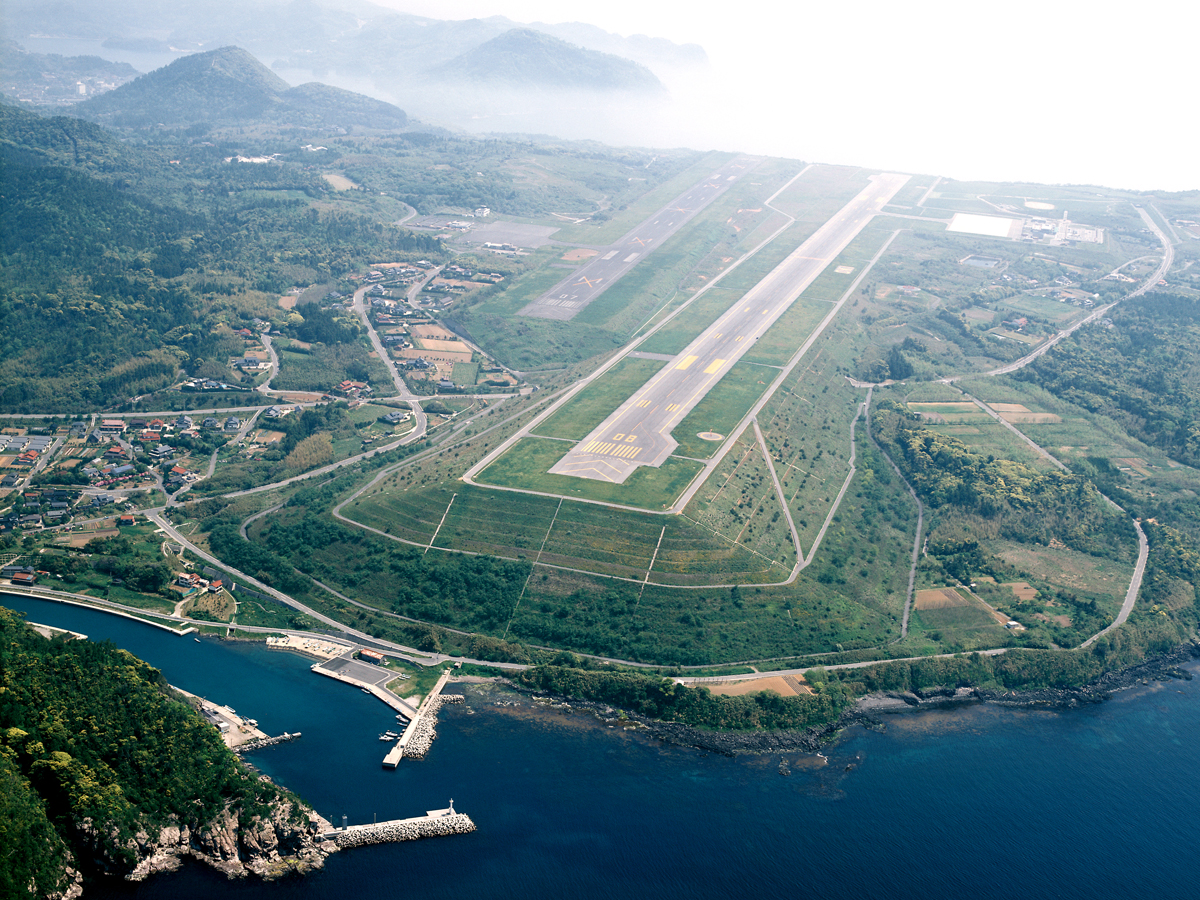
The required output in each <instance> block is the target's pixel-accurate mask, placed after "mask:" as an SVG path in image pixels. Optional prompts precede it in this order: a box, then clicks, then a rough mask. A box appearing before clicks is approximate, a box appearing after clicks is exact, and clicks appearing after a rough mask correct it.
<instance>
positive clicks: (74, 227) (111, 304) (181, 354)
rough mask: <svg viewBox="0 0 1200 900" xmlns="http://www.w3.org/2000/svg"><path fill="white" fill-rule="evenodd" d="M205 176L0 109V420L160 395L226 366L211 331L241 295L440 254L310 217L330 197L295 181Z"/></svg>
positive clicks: (214, 172)
mask: <svg viewBox="0 0 1200 900" xmlns="http://www.w3.org/2000/svg"><path fill="white" fill-rule="evenodd" d="M200 174H207V175H209V176H210V177H209V178H208V179H207V180H206V182H205V181H201V182H197V180H196V179H195V178H194V177H187V176H186V175H184V174H182V173H179V172H177V171H175V170H174V169H173V167H172V166H170V165H169V164H168V162H167V161H166V160H165V159H164V158H163V154H160V153H158V154H156V153H154V152H153V151H152V150H150V149H145V148H131V147H129V146H127V145H125V144H122V143H120V142H118V141H116V140H115V139H113V138H112V137H110V136H109V135H107V134H106V133H105V132H104V131H103V130H102V129H100V128H98V127H96V126H95V125H91V124H88V123H86V122H81V121H79V120H77V119H69V118H61V117H56V118H48V119H46V118H41V117H38V116H36V115H33V114H31V113H28V112H25V111H23V110H18V109H14V108H12V107H8V106H0V203H3V206H4V216H3V217H0V329H3V331H4V333H5V334H6V336H7V340H6V341H4V342H3V344H0V385H2V387H0V409H4V410H8V411H14V412H31V411H37V412H65V411H71V410H78V409H84V408H94V407H98V406H104V405H107V404H110V403H112V402H114V401H116V400H119V399H120V398H123V397H128V396H131V395H134V394H138V393H143V392H146V391H149V390H154V389H157V388H161V387H164V386H165V385H167V384H170V383H171V382H172V381H173V380H175V378H176V376H177V373H178V372H179V371H180V370H181V369H183V370H185V371H192V370H194V369H195V367H196V366H198V365H199V364H200V362H201V361H202V360H204V359H207V358H211V357H213V356H217V357H221V356H223V355H226V353H225V349H224V348H223V346H222V343H221V342H222V338H221V336H220V333H219V332H217V330H216V329H217V325H218V323H220V322H222V321H228V320H229V319H230V310H231V307H230V303H231V301H230V298H229V294H230V293H235V294H236V293H237V292H238V291H239V289H240V290H245V289H258V290H264V291H280V292H281V291H283V290H286V289H287V288H288V287H289V286H290V285H291V284H292V283H293V281H294V279H296V278H300V279H304V280H317V279H318V278H323V277H328V275H329V274H330V273H332V272H338V273H341V272H344V271H346V270H348V269H351V268H353V267H354V266H355V265H356V264H357V263H358V262H359V261H360V260H361V259H363V257H364V255H366V254H371V253H398V252H405V251H413V252H417V253H428V254H434V255H436V254H437V253H438V252H439V243H438V241H437V240H436V239H434V238H432V237H429V236H425V235H416V234H413V233H411V232H408V231H405V230H403V229H399V228H394V227H388V226H384V225H381V224H379V223H377V222H374V221H371V220H369V219H367V218H365V217H363V216H359V215H355V214H353V213H350V212H342V211H336V210H329V211H324V212H322V211H318V210H316V209H313V208H311V206H310V201H309V199H307V198H309V197H313V198H318V197H321V196H323V195H324V194H326V193H328V191H329V189H328V185H327V184H326V183H325V182H324V181H323V180H321V179H320V178H319V177H317V176H314V175H313V174H311V173H308V172H304V171H301V170H299V169H286V168H283V167H272V168H271V169H269V170H267V169H265V167H263V166H254V165H224V166H223V167H220V168H212V169H209V170H207V171H205V172H201V173H200ZM262 188H266V189H268V190H272V191H276V192H280V193H282V192H290V193H288V194H285V195H283V196H277V197H272V196H269V195H266V196H264V194H263V193H261V192H260V191H261V189H262ZM296 193H299V197H297V196H296ZM300 197H304V198H305V199H300ZM235 318H236V316H235Z"/></svg>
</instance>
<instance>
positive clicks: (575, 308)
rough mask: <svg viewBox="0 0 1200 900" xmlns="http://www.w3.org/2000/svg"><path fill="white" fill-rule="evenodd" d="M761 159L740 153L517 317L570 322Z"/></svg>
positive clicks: (605, 249)
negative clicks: (740, 154) (569, 320)
mask: <svg viewBox="0 0 1200 900" xmlns="http://www.w3.org/2000/svg"><path fill="white" fill-rule="evenodd" d="M759 162H760V158H759V157H755V156H739V157H737V158H736V159H734V160H731V161H730V162H728V163H726V164H725V165H723V166H722V167H721V168H719V169H717V171H715V172H713V173H712V174H711V175H710V176H708V177H707V178H705V179H704V180H703V181H701V182H699V183H698V184H695V185H693V186H692V187H691V188H689V189H688V190H687V191H685V192H684V193H682V194H680V195H679V196H678V197H676V198H675V199H674V200H672V201H671V202H670V203H668V204H667V205H666V206H664V207H663V208H662V209H660V210H659V211H658V212H656V213H655V214H654V215H652V216H651V217H650V218H648V219H646V221H644V222H642V224H640V225H638V226H637V228H635V229H633V231H631V232H629V233H628V234H627V235H625V237H623V238H621V239H620V240H619V241H617V242H616V243H615V244H610V245H609V246H608V247H606V248H603V249H602V250H601V251H600V253H599V255H597V256H595V257H593V258H592V260H591V261H590V262H588V263H587V264H586V265H584V266H583V267H582V268H580V269H578V270H576V271H575V272H572V273H571V274H570V275H568V276H567V277H566V278H564V279H563V280H562V281H560V282H559V283H558V284H556V285H555V286H554V287H552V288H551V289H550V290H548V291H546V293H544V294H542V296H540V297H538V298H537V299H536V300H534V301H533V302H532V303H529V304H526V305H525V306H524V307H522V308H521V309H520V311H519V312H518V315H522V316H531V317H533V318H536V319H559V320H561V321H566V320H568V319H572V318H574V317H575V315H576V314H578V312H579V311H580V310H581V309H583V308H584V307H585V306H587V305H588V304H589V303H591V302H592V301H593V300H595V299H596V298H597V297H599V296H600V295H601V294H603V293H604V292H605V291H606V290H608V288H610V287H611V286H612V285H614V284H616V282H617V281H618V280H619V279H620V278H621V277H622V276H623V275H625V273H627V272H628V271H629V270H630V269H632V268H633V267H634V266H636V265H637V264H638V263H639V262H641V261H642V260H643V259H645V258H646V256H647V255H649V254H650V253H651V252H653V251H654V250H656V249H658V247H659V246H661V245H662V243H663V242H664V241H665V240H667V238H669V237H671V236H672V235H673V234H675V232H677V231H678V230H679V229H680V228H682V227H683V226H684V225H685V224H687V223H688V222H689V221H690V220H691V219H693V218H695V216H696V215H697V214H698V213H699V212H700V211H701V210H703V209H704V208H705V207H706V206H708V205H709V204H710V203H712V202H713V201H714V200H716V199H717V198H718V197H720V196H721V195H722V194H723V193H725V192H726V191H727V190H729V188H730V187H732V186H733V185H734V184H736V183H737V181H738V180H739V179H740V178H741V177H742V176H743V175H745V174H746V173H747V172H749V171H750V169H752V168H754V166H756V165H757V164H758V163H759Z"/></svg>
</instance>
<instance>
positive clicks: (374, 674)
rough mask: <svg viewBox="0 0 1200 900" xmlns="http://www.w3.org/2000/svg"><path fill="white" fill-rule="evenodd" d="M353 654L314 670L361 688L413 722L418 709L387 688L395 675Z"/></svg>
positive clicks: (317, 666) (314, 666) (329, 661)
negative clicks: (359, 659)
mask: <svg viewBox="0 0 1200 900" xmlns="http://www.w3.org/2000/svg"><path fill="white" fill-rule="evenodd" d="M353 652H354V651H353V650H350V651H348V652H346V653H343V654H342V655H341V656H337V657H334V658H333V659H328V660H325V661H323V662H319V663H316V664H314V665H313V666H312V670H313V671H314V672H316V673H317V674H318V675H324V676H325V677H326V678H333V679H335V680H337V681H341V682H344V683H345V684H352V685H354V686H355V687H357V688H361V689H362V690H363V691H366V692H367V693H368V694H371V695H372V696H373V697H376V698H378V699H380V700H382V701H383V702H384V703H386V704H387V705H388V706H390V707H391V708H392V709H394V710H395V711H396V712H398V713H399V714H400V715H402V716H404V718H406V719H408V720H409V721H410V722H411V721H412V719H413V718H415V717H416V716H417V714H418V711H417V709H416V708H415V707H413V705H412V704H411V703H409V702H408V701H406V700H403V699H401V698H400V697H398V696H396V695H395V694H393V693H392V692H391V691H389V690H388V689H387V687H386V686H385V685H386V684H387V683H388V682H389V681H391V680H392V679H393V678H395V677H396V675H395V673H394V672H392V671H390V670H388V669H381V668H379V667H378V666H375V665H372V664H370V663H363V662H359V661H358V660H356V659H354V658H353V657H352V655H351V654H352V653H353Z"/></svg>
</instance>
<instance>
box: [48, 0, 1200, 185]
mask: <svg viewBox="0 0 1200 900" xmlns="http://www.w3.org/2000/svg"><path fill="white" fill-rule="evenodd" d="M316 2H317V3H318V4H319V3H322V2H327V3H329V5H331V6H343V7H346V8H354V7H355V6H356V5H357V4H356V3H355V2H354V0H316ZM372 2H373V3H374V4H375V5H376V6H379V7H384V8H389V9H394V10H397V11H402V12H408V13H412V14H416V15H422V16H429V17H431V18H441V19H469V18H486V17H489V16H496V15H502V16H506V17H507V18H509V19H511V20H513V21H516V22H520V23H527V24H533V25H536V24H539V23H542V24H558V23H564V22H581V23H585V24H589V25H593V26H595V27H598V28H601V29H604V30H606V31H610V32H614V33H616V34H620V35H623V36H630V35H634V34H644V35H649V36H651V37H658V38H666V39H667V40H670V41H674V42H676V43H680V44H683V43H695V44H698V45H700V46H701V47H703V48H704V50H705V52H706V53H707V55H708V58H709V66H708V67H707V68H706V69H703V70H701V69H687V70H673V71H668V70H664V69H662V68H661V67H659V68H656V74H658V75H659V77H660V78H661V79H662V80H663V81H664V82H665V83H666V85H667V87H668V89H669V90H670V102H669V103H662V102H654V101H644V102H642V101H639V102H637V103H636V104H633V105H630V104H628V103H627V104H624V105H614V106H611V107H597V106H595V105H594V100H592V99H591V98H589V97H587V96H582V97H580V96H567V97H564V98H560V101H559V102H557V103H554V102H543V103H541V104H540V106H539V103H538V102H536V101H533V100H530V101H529V102H528V103H525V104H524V106H523V105H522V103H520V102H514V101H513V99H512V98H513V96H514V95H512V94H508V95H507V96H504V95H502V94H497V95H495V96H496V97H502V96H503V97H504V101H505V102H504V103H500V102H492V103H489V102H488V100H489V99H490V96H485V95H484V94H483V93H482V92H481V91H479V90H478V89H476V90H473V91H471V92H466V93H460V94H452V93H449V92H447V93H445V94H443V95H438V94H436V93H432V94H431V93H429V92H428V91H426V92H425V93H423V94H422V93H421V92H420V91H419V90H417V89H416V88H414V84H413V83H412V82H411V81H408V80H406V79H407V78H408V76H409V75H410V74H412V72H413V71H417V70H419V68H420V66H419V60H412V61H409V62H408V64H407V65H405V66H400V67H397V69H396V73H395V76H394V78H393V79H391V80H390V81H379V80H375V81H372V80H371V78H370V77H369V76H368V75H367V74H366V73H364V72H355V71H345V72H337V71H333V72H328V73H323V72H317V73H308V72H305V71H303V70H287V69H282V70H279V71H280V74H281V75H283V76H284V77H285V78H286V79H287V80H289V81H291V82H292V83H293V84H296V83H300V82H301V81H304V80H311V79H313V78H316V79H317V80H322V81H327V82H329V83H331V84H337V85H339V86H341V87H345V88H349V89H352V90H357V91H361V92H363V93H367V94H370V95H372V96H376V97H379V98H380V99H385V100H389V101H391V102H393V103H396V104H397V105H399V106H401V107H402V108H404V109H405V110H406V111H408V112H410V113H412V114H413V115H414V116H416V117H417V118H419V119H421V120H423V121H428V122H430V123H433V124H447V125H450V126H452V127H465V128H467V129H469V130H471V131H476V132H487V131H499V132H525V133H549V134H553V135H556V136H560V137H564V138H571V139H582V138H590V139H595V140H600V141H604V142H606V143H609V144H616V145H638V146H645V147H662V148H672V147H691V148H693V149H697V150H709V149H716V150H736V151H744V152H750V153H760V154H767V155H772V156H782V157H791V158H796V159H802V160H805V161H810V162H825V163H835V164H845V165H861V166H865V167H869V168H878V169H890V170H894V171H901V172H910V173H920V174H933V175H940V176H943V177H949V178H955V179H959V180H967V181H975V180H978V181H1029V182H1036V183H1046V184H1095V185H1101V186H1105V187H1109V188H1116V189H1133V190H1169V191H1186V190H1196V189H1200V167H1198V166H1197V165H1196V164H1195V162H1194V156H1195V154H1194V151H1193V150H1192V149H1191V145H1192V142H1193V135H1192V132H1191V131H1190V128H1189V126H1188V124H1187V123H1188V118H1189V116H1188V113H1187V110H1186V109H1183V108H1181V107H1180V105H1179V103H1178V101H1177V100H1176V99H1175V98H1176V97H1177V96H1178V95H1179V94H1180V92H1179V90H1178V88H1177V87H1176V85H1178V84H1186V83H1187V81H1186V79H1187V78H1188V76H1191V77H1193V78H1194V76H1192V75H1191V72H1189V71H1187V70H1186V69H1185V66H1187V61H1188V60H1189V59H1190V54H1189V53H1188V52H1187V51H1188V50H1189V49H1190V48H1189V46H1188V41H1189V38H1188V37H1187V36H1186V29H1184V28H1182V27H1172V19H1171V13H1170V12H1169V11H1167V10H1166V7H1165V4H1163V3H1162V2H1161V0H1151V2H1150V4H1149V6H1145V5H1143V6H1141V7H1139V10H1141V12H1140V14H1139V15H1138V16H1136V17H1134V16H1131V15H1126V16H1125V17H1124V18H1123V19H1121V20H1116V19H1113V18H1111V17H1107V16H1105V15H1103V14H1102V13H1101V12H1098V11H1097V8H1096V7H1095V6H1094V5H1087V4H1084V3H1082V2H1079V0H1069V2H1066V3H1058V4H1053V5H1046V4H1035V3H1034V2H1032V0H1017V2H1015V3H1012V4H1008V5H1006V6H1004V7H1003V8H1002V9H1001V10H1000V11H998V12H996V13H994V14H992V15H988V14H985V13H983V12H978V11H971V12H969V13H964V12H963V10H964V7H963V6H962V4H957V3H954V4H952V3H950V2H948V0H918V2H917V3H915V4H909V5H900V4H894V3H883V2H881V0H866V2H864V3H860V4H856V5H854V6H853V7H836V8H835V7H833V6H830V5H826V6H821V7H819V8H812V9H797V8H790V9H783V10H776V9H772V8H770V7H768V4H767V3H766V2H765V0H749V2H745V3H741V4H739V5H738V6H737V7H736V8H732V9H730V10H729V11H719V12H697V11H695V10H692V11H689V12H687V13H686V14H684V13H679V12H676V11H671V10H666V9H663V8H661V7H659V6H655V5H652V4H642V3H639V4H634V3H633V2H631V0H609V2H606V3H604V4H591V5H578V4H576V5H573V6H571V7H567V8H566V12H564V7H562V5H561V4H558V3H552V2H550V0H372ZM1176 18H1177V17H1176ZM28 43H29V49H31V50H37V49H39V48H38V47H37V46H36V44H38V43H39V42H38V41H29V42H28ZM46 49H51V48H46ZM64 49H65V48H61V47H56V48H53V49H52V51H51V52H62V51H63V50H64ZM248 49H253V48H248ZM88 52H96V51H95V50H91V51H88ZM103 55H105V56H107V57H109V58H114V59H123V60H125V61H132V60H131V59H130V56H131V54H130V53H128V52H121V51H113V50H110V49H106V50H105V51H103ZM133 55H135V56H137V55H139V54H133ZM140 56H141V59H140V60H139V62H141V64H142V65H140V66H139V68H150V67H153V66H149V65H147V64H148V63H150V62H151V60H150V59H148V58H147V57H148V56H151V54H140ZM161 56H162V57H164V58H167V57H169V54H161ZM263 61H264V62H265V63H267V64H268V65H271V64H272V63H273V62H274V60H273V59H271V58H264V59H263ZM135 64H136V63H135ZM464 99H465V100H469V101H470V102H469V103H460V102H458V101H460V100H464ZM542 99H543V100H544V99H545V98H542ZM439 113H440V114H442V115H443V118H442V119H441V120H440V121H439Z"/></svg>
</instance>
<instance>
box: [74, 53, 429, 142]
mask: <svg viewBox="0 0 1200 900" xmlns="http://www.w3.org/2000/svg"><path fill="white" fill-rule="evenodd" d="M74 114H75V115H78V116H81V117H83V118H85V119H90V120H92V121H95V122H100V123H101V124H105V125H113V126H117V127H122V128H143V127H149V126H153V125H168V126H169V125H193V124H196V123H198V122H205V123H210V124H234V123H248V122H252V121H263V122H270V123H274V124H283V125H298V126H310V127H314V126H316V127H320V126H331V125H340V126H350V125H365V126H370V127H377V128H388V129H390V128H401V127H403V126H404V125H405V123H406V121H407V117H406V116H405V114H404V111H403V110H402V109H399V108H398V107H395V106H393V105H392V104H390V103H384V102H382V101H380V100H373V99H372V98H370V97H365V96H363V95H362V94H356V93H354V92H352V91H345V90H342V89H341V88H334V87H329V86H328V85H323V84H316V83H312V84H305V85H301V86H300V87H297V88H293V87H291V86H290V85H289V84H288V83H287V82H286V81H284V80H283V79H282V78H280V77H279V76H278V75H276V74H275V73H274V72H272V71H271V70H270V69H268V68H267V67H266V66H264V65H263V64H262V63H260V62H259V61H258V60H257V59H255V58H254V57H253V56H252V55H251V54H250V53H248V52H246V51H245V50H242V49H240V48H238V47H222V48H221V49H219V50H211V51H209V52H207V53H196V54H193V55H191V56H185V57H183V58H182V59H178V60H176V61H175V62H173V63H171V64H170V65H168V66H164V67H163V68H161V69H156V70H155V71H153V72H151V73H149V74H148V75H143V76H142V77H141V78H138V79H136V80H135V81H131V82H130V83H129V84H126V85H123V86H121V87H119V88H117V89H116V90H113V91H110V92H108V93H107V94H103V95H101V96H99V97H94V98H92V99H91V100H87V101H85V102H84V103H80V104H79V105H78V106H76V107H75V108H74Z"/></svg>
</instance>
